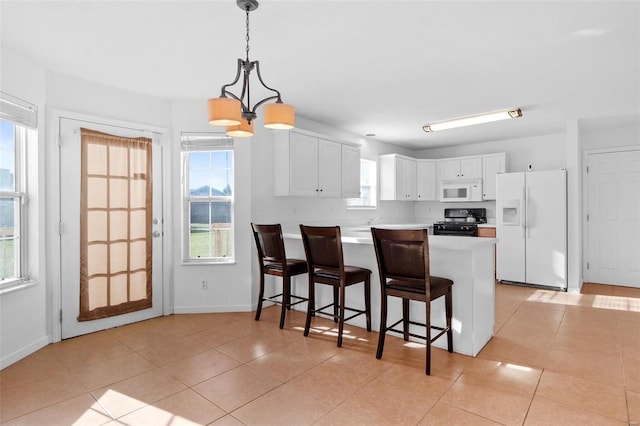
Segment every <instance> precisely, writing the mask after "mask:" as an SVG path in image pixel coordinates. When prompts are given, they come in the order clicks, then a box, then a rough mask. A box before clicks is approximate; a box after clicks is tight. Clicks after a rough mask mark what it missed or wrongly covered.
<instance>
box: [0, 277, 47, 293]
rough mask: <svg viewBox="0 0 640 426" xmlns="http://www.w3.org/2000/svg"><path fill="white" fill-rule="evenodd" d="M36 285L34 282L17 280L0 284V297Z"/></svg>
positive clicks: (36, 282)
mask: <svg viewBox="0 0 640 426" xmlns="http://www.w3.org/2000/svg"><path fill="white" fill-rule="evenodd" d="M37 284H38V281H36V280H28V279H17V280H11V281H9V282H6V283H2V284H0V296H2V295H4V294H9V293H13V292H14V291H19V290H23V289H25V288H29V287H34V286H36V285H37Z"/></svg>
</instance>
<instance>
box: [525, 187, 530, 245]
mask: <svg viewBox="0 0 640 426" xmlns="http://www.w3.org/2000/svg"><path fill="white" fill-rule="evenodd" d="M524 193H525V198H524V206H525V207H524V208H525V211H524V227H525V229H526V231H525V232H526V233H527V238H531V229H529V187H528V186H527V187H525V190H524Z"/></svg>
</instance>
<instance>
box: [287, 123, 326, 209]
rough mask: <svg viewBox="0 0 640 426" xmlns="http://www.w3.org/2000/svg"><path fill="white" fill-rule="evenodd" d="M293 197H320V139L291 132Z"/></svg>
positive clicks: (290, 163)
mask: <svg viewBox="0 0 640 426" xmlns="http://www.w3.org/2000/svg"><path fill="white" fill-rule="evenodd" d="M289 137H290V145H289V149H290V153H291V158H290V162H289V167H290V176H291V177H290V179H291V181H290V187H291V195H296V196H302V197H316V196H317V195H318V191H319V188H318V138H315V137H313V136H308V135H303V134H300V133H294V132H291V133H290V135H289Z"/></svg>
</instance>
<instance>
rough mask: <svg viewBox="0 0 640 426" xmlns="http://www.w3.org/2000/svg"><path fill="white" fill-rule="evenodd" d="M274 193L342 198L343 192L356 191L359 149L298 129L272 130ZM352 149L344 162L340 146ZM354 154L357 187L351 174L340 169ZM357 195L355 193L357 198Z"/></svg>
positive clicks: (349, 161)
mask: <svg viewBox="0 0 640 426" xmlns="http://www.w3.org/2000/svg"><path fill="white" fill-rule="evenodd" d="M273 135H274V137H273V145H274V146H273V155H274V157H273V163H274V182H273V185H274V195H276V196H298V197H334V198H340V197H343V183H344V184H346V185H348V191H347V192H346V193H347V194H348V196H349V197H354V195H351V192H359V191H360V190H359V188H360V149H359V148H358V147H355V146H350V145H346V144H342V143H340V142H336V141H332V140H328V139H324V138H322V137H319V136H316V135H314V134H311V133H306V132H300V131H293V130H292V131H288V132H287V131H277V132H276V131H274V133H273ZM346 146H348V147H349V148H351V149H350V150H348V152H347V154H346V155H347V157H348V158H347V159H346V160H345V161H343V148H344V147H346ZM356 153H357V159H358V161H357V166H350V167H351V168H354V167H357V190H354V189H353V187H354V185H356V184H355V183H353V182H352V180H353V179H354V176H352V175H349V176H345V177H343V169H344V167H346V165H347V164H353V162H354V159H355V157H356ZM357 196H358V195H355V197H357Z"/></svg>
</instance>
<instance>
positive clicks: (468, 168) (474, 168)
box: [460, 157, 482, 179]
mask: <svg viewBox="0 0 640 426" xmlns="http://www.w3.org/2000/svg"><path fill="white" fill-rule="evenodd" d="M460 179H482V158H481V157H477V158H463V159H461V160H460Z"/></svg>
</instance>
